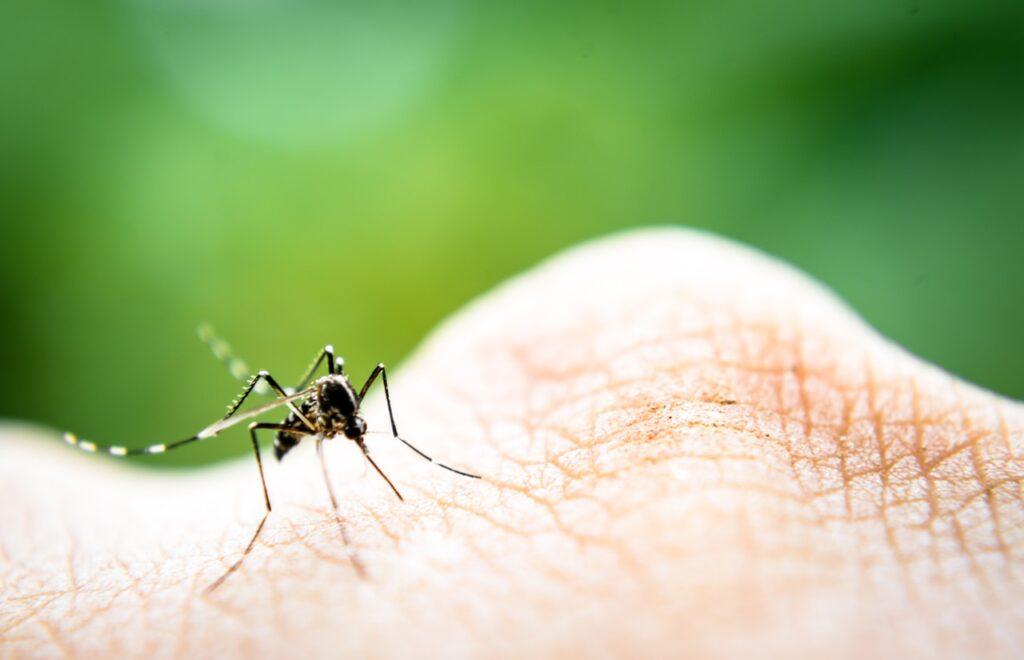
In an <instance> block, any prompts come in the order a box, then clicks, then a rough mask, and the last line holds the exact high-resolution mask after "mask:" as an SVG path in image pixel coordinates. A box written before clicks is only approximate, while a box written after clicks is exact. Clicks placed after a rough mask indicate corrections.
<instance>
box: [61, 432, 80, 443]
mask: <svg viewBox="0 0 1024 660" xmlns="http://www.w3.org/2000/svg"><path fill="white" fill-rule="evenodd" d="M64 442H66V443H68V444H69V445H72V446H74V445H77V444H78V436H77V435H75V434H74V433H65V434H64Z"/></svg>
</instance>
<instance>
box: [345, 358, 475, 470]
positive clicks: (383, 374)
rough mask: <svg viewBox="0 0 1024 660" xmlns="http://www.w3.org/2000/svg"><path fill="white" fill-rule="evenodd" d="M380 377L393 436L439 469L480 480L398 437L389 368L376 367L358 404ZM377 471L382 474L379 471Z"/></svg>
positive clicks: (363, 389)
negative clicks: (392, 405) (389, 386)
mask: <svg viewBox="0 0 1024 660" xmlns="http://www.w3.org/2000/svg"><path fill="white" fill-rule="evenodd" d="M378 376H379V377H380V378H381V380H382V381H384V400H385V401H387V404H388V419H390V420H391V434H392V435H394V436H395V438H396V439H397V440H398V441H399V442H401V443H402V444H404V445H405V446H406V447H408V448H409V449H411V450H413V451H414V452H416V453H417V454H419V455H420V456H421V457H423V458H425V459H426V460H428V461H430V462H431V463H433V464H434V465H437V466H438V467H442V468H444V469H445V470H448V471H449V472H454V473H455V474H461V475H462V476H464V477H469V478H470V479H479V478H480V475H477V474H470V473H469V472H463V471H462V470H456V469H455V468H453V467H450V466H448V465H445V464H444V463H442V462H440V461H435V460H434V459H432V458H431V457H429V456H427V455H426V454H424V453H423V452H421V451H420V450H419V449H417V448H416V447H414V446H413V445H412V444H411V443H409V442H407V441H406V440H405V439H404V438H402V437H401V436H399V435H398V427H397V426H395V413H394V411H393V410H392V409H391V391H390V390H389V389H388V371H387V368H386V367H385V366H384V365H383V364H378V365H377V366H376V367H374V369H373V371H372V372H371V373H370V377H369V378H367V379H366V382H365V383H364V384H363V387H362V389H360V390H359V400H358V402H359V403H360V404H361V403H362V402H363V397H365V396H366V392H367V390H369V389H370V386H371V385H373V383H374V382H375V381H376V380H377V377H378ZM364 453H365V450H364ZM367 458H368V459H369V458H370V457H369V456H367ZM370 464H371V465H372V464H373V461H372V460H371V461H370ZM374 467H377V466H376V465H374ZM377 471H378V472H380V470H379V469H378V470H377ZM382 476H383V475H382Z"/></svg>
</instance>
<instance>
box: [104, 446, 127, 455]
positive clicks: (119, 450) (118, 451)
mask: <svg viewBox="0 0 1024 660" xmlns="http://www.w3.org/2000/svg"><path fill="white" fill-rule="evenodd" d="M107 451H109V452H110V453H111V454H113V455H114V456H127V455H128V449H127V447H107Z"/></svg>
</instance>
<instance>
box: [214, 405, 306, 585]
mask: <svg viewBox="0 0 1024 660" xmlns="http://www.w3.org/2000/svg"><path fill="white" fill-rule="evenodd" d="M260 429H274V430H277V431H285V432H287V433H295V434H297V435H305V432H303V431H301V430H298V429H295V428H293V427H290V426H285V425H284V424H268V423H260V422H253V423H252V424H250V425H249V435H250V436H252V450H253V453H255V454H256V467H257V468H259V471H260V485H261V486H263V503H264V504H266V507H267V510H266V512H265V513H264V514H263V518H261V519H260V524H259V525H257V526H256V531H255V532H254V533H253V535H252V538H251V539H249V545H247V546H245V550H244V551H243V552H242V556H241V557H239V558H238V560H237V561H235V563H234V564H231V566H230V567H229V568H228V570H227V571H225V572H224V574H223V575H221V576H220V577H219V578H217V581H216V582H214V583H213V584H211V585H210V586H209V587H207V588H206V592H207V593H209V592H211V591H213V590H214V589H216V588H217V587H219V586H220V585H221V583H223V582H224V580H226V579H228V576H229V575H231V574H232V573H234V572H235V571H236V570H238V567H239V566H241V565H242V562H243V561H245V558H246V557H247V556H248V555H249V553H250V552H252V549H253V546H255V545H256V539H258V538H259V536H260V532H262V531H263V525H265V524H266V522H267V517H268V516H269V515H270V512H271V511H272V509H273V507H271V505H270V493H268V492H267V479H266V477H264V476H263V459H262V457H261V456H260V443H259V441H258V440H257V439H256V431H258V430H260Z"/></svg>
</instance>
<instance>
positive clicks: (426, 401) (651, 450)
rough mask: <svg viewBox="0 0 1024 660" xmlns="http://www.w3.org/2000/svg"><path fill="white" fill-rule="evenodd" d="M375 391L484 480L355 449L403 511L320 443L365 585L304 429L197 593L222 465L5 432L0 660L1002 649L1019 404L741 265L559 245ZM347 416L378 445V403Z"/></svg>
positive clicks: (626, 240)
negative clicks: (228, 572) (266, 513)
mask: <svg viewBox="0 0 1024 660" xmlns="http://www.w3.org/2000/svg"><path fill="white" fill-rule="evenodd" d="M328 339H329V338H328ZM338 348H339V349H342V347H338ZM342 350H343V349H342ZM979 350H981V349H980V348H979ZM362 377H364V375H363V374H353V379H354V380H357V381H359V380H360V379H361V378H362ZM392 389H393V391H392V395H393V398H394V404H395V414H396V418H397V421H398V425H399V430H400V431H401V432H402V434H403V436H405V437H407V438H409V439H410V440H413V441H414V442H416V443H417V444H418V445H419V446H420V447H421V448H422V449H424V450H425V451H427V452H428V453H431V454H433V455H434V456H436V457H438V458H440V459H441V460H445V461H447V462H449V463H451V464H453V465H455V466H457V467H462V468H465V469H468V470H471V471H473V472H477V473H480V474H482V475H485V479H484V480H483V481H475V480H470V479H465V478H462V477H458V476H456V475H453V474H450V473H448V472H445V471H443V470H439V469H438V468H436V467H434V466H431V465H430V464H428V463H426V462H425V461H422V460H420V459H419V458H417V457H416V456H415V455H413V454H412V453H411V452H408V451H407V450H405V449H404V448H402V447H401V446H400V445H399V444H398V443H397V442H395V441H393V440H391V439H390V438H389V437H388V436H387V435H371V436H369V437H368V443H369V446H370V449H371V451H372V452H373V455H374V457H375V459H376V460H377V461H378V463H379V464H381V466H382V467H384V469H385V470H387V471H388V473H389V475H390V476H391V477H392V479H394V481H395V482H396V484H397V485H398V487H399V488H401V489H402V490H403V492H404V494H405V496H406V499H407V502H406V503H405V504H402V503H400V502H398V501H397V500H396V499H395V498H394V496H393V495H392V494H391V493H390V492H389V491H388V489H387V487H386V485H385V484H384V483H383V482H381V481H380V480H379V479H378V478H377V477H376V476H375V475H374V474H373V473H372V472H366V473H365V474H363V469H362V465H361V462H360V458H359V455H358V452H357V451H356V449H355V447H353V446H352V445H351V443H350V442H348V441H345V440H337V441H334V442H332V443H329V445H328V447H327V455H328V460H329V461H330V465H331V470H332V475H333V477H334V481H335V484H336V486H337V488H338V491H339V492H338V495H339V499H340V500H341V507H342V512H343V514H344V516H345V517H346V519H347V520H348V532H349V536H350V537H351V538H352V541H353V544H354V545H355V546H356V547H357V548H358V552H359V555H360V557H361V558H362V561H363V562H364V564H365V565H366V568H367V571H368V573H369V578H368V579H366V580H360V579H359V578H358V577H357V576H356V575H355V573H354V571H353V570H352V568H351V566H350V565H349V563H348V561H347V559H346V554H345V550H344V548H343V547H342V545H341V542H340V538H339V534H338V530H337V528H336V527H335V526H334V523H333V520H332V519H331V518H330V516H329V515H328V511H329V509H328V506H327V498H326V493H325V491H324V487H323V483H322V481H321V480H320V473H319V468H318V467H317V465H316V460H315V453H314V447H313V443H312V442H311V441H306V442H304V443H303V444H302V445H300V447H299V448H298V449H296V450H295V451H294V452H293V454H290V455H289V456H288V457H287V459H286V460H285V461H284V463H282V464H280V465H278V464H276V463H274V461H273V460H272V458H271V457H270V453H269V452H265V461H264V462H265V465H266V466H267V472H268V483H269V487H270V495H271V498H272V500H273V502H274V506H275V511H274V513H273V514H272V515H271V517H270V519H269V522H268V524H267V528H266V531H265V536H264V538H263V540H262V542H261V543H259V544H258V545H257V546H256V548H255V550H254V551H253V553H252V554H251V555H250V556H249V558H248V560H247V561H246V563H245V564H244V565H243V567H242V568H241V569H240V570H239V571H238V572H237V573H236V574H234V575H233V576H232V577H231V578H230V579H229V580H227V581H226V582H225V583H224V584H223V585H222V586H221V587H220V588H218V589H217V590H216V591H214V592H213V593H212V594H209V595H204V594H203V589H204V588H205V587H206V586H207V585H208V584H209V583H210V582H212V581H213V580H214V579H215V578H216V577H217V576H218V575H219V574H220V572H221V571H222V570H223V568H224V567H225V566H226V565H228V564H229V563H231V562H232V561H233V560H234V559H235V558H237V556H238V554H239V553H240V551H241V549H242V548H243V547H244V545H245V543H246V542H247V541H248V537H249V535H250V534H251V532H252V530H253V527H254V526H255V524H256V522H258V520H259V518H260V516H261V514H262V508H261V507H262V501H261V494H260V491H259V483H258V481H257V475H256V466H255V464H254V461H253V460H252V458H251V457H249V458H247V459H246V460H245V461H244V462H238V463H237V464H232V465H229V466H227V467H218V468H214V469H208V470H200V471H196V472H194V473H177V472H175V473H153V472H149V471H142V470H137V469H133V468H130V467H125V466H121V465H116V464H115V462H114V461H113V460H110V459H106V460H104V459H103V458H102V457H97V456H89V455H83V454H80V453H75V452H74V451H73V450H72V449H70V448H67V447H64V446H61V445H59V444H58V443H57V442H55V441H49V442H47V441H45V440H44V439H43V437H42V436H43V435H45V433H44V432H42V431H40V430H38V429H27V428H25V427H17V426H7V427H6V428H4V429H3V430H2V431H0V437H2V439H0V501H2V502H3V504H2V509H0V631H2V632H0V634H2V650H3V653H2V655H3V656H5V657H21V656H61V655H83V656H94V655H102V654H111V655H117V656H122V655H132V656H140V655H146V656H152V657H165V656H188V657H196V656H206V657H209V656H218V655H221V654H231V655H264V656H279V657H280V656H285V655H290V656H292V657H300V656H303V655H308V654H314V655H329V656H334V657H338V656H343V655H344V656H348V655H350V656H356V655H358V656H360V657H400V656H401V657H412V656H445V657H468V656H474V657H526V656H528V655H529V654H542V655H544V656H549V657H551V656H560V657H580V656H598V657H600V656H624V657H625V656H631V657H641V656H645V655H646V656H652V655H655V656H659V657H665V656H693V655H698V656H712V657H718V656H731V657H740V656H748V655H755V656H766V655H767V656H774V657H782V656H787V657H820V656H821V655H822V654H828V655H830V656H836V657H882V656H883V655H884V656H892V655H893V654H896V653H902V652H909V653H911V654H913V655H914V656H938V657H957V656H963V655H965V654H970V655H983V656H992V657H1010V656H1013V655H1015V654H1016V653H1017V652H1019V651H1020V649H1021V648H1024V647H1022V642H1024V639H1022V637H1024V627H1022V626H1021V623H1022V622H1024V616H1022V614H1024V612H1022V605H1021V603H1022V602H1024V599H1022V596H1024V590H1022V585H1021V578H1022V576H1024V492H1022V489H1021V483H1022V478H1024V461H1022V459H1021V456H1022V447H1024V409H1022V408H1021V406H1020V404H1017V403H1014V402H1011V401H1007V400H1005V399H1001V398H999V397H997V396H995V395H993V394H990V393H988V392H985V391H982V390H980V389H977V388H975V387H973V386H970V385H967V384H965V383H963V382H960V381H958V380H956V379H954V378H952V377H950V376H948V375H946V374H944V373H942V372H941V371H939V370H938V369H936V368H934V367H931V366H928V365H926V364H924V363H922V362H920V361H919V360H917V359H916V358H914V357H912V356H910V355H908V354H906V353H905V352H903V351H902V350H901V349H899V348H897V347H895V346H893V345H891V344H889V343H888V342H887V341H886V340H884V339H882V338H880V337H879V336H877V335H876V334H875V333H874V332H873V331H872V330H870V329H869V328H867V327H866V326H865V325H864V324H863V323H862V322H861V321H859V320H858V319H857V318H856V317H855V316H854V315H853V314H852V313H851V312H850V311H848V310H847V309H846V308H844V307H843V306H842V305H841V304H840V303H838V302H837V301H836V299H835V298H834V297H833V296H832V295H831V294H829V293H827V292H825V291H823V290H822V289H820V288H818V287H817V286H816V285H815V284H813V283H812V282H810V281H809V280H808V279H807V278H806V277H804V276H802V275H800V274H799V273H796V272H794V271H792V270H791V269H789V268H787V267H785V266H781V265H780V264H778V263H776V262H775V261H773V260H771V259H769V258H767V257H764V256H763V255H760V254H755V253H752V252H749V251H747V250H745V249H743V248H740V247H737V246H735V245H733V244H730V243H727V242H724V241H720V240H717V239H712V238H708V237H706V236H703V235H700V234H693V233H685V232H679V231H667V230H666V231H648V232H641V233H636V234H632V235H623V236H619V237H615V238H613V239H609V240H606V241H603V242H599V243H596V244H592V245H589V246H585V247H583V248H581V249H578V250H576V251H573V252H571V253H568V254H566V255H564V256H561V257H559V258H557V259H555V260H553V261H552V262H549V263H548V264H545V265H543V266H542V267H540V268H538V269H536V270H534V271H531V272H529V273H527V274H526V275H524V276H523V277H521V278H518V279H516V280H514V281H513V282H511V283H509V284H508V285H506V286H505V287H503V288H501V289H500V290H498V291H496V292H494V293H492V294H489V295H488V296H486V297H485V298H484V299H482V300H481V301H479V302H477V303H475V304H474V305H472V306H471V307H470V308H469V309H468V310H466V311H464V312H462V313H460V314H459V315H457V316H456V317H455V318H453V319H452V320H451V321H450V322H448V323H447V324H446V325H445V326H444V327H442V328H441V329H440V330H439V331H438V332H437V333H436V334H435V335H434V336H433V337H432V338H431V339H430V340H429V341H428V342H427V343H426V344H425V345H424V346H423V347H422V348H421V350H420V351H419V352H418V353H417V354H416V355H415V356H414V358H413V359H411V360H410V361H409V363H408V364H407V365H405V366H404V368H403V369H402V370H401V371H397V372H396V373H395V374H394V377H393V382H392ZM225 394H226V397H225V403H226V402H227V399H228V398H229V397H230V394H231V392H230V387H228V386H226V387H225ZM212 411H213V412H214V413H215V412H216V407H213V408H212ZM280 416H282V417H283V413H282V415H280ZM366 417H367V420H368V422H369V424H370V427H371V429H372V430H375V431H385V430H386V429H387V423H386V416H385V411H384V408H383V396H382V392H376V393H375V394H374V397H373V398H372V400H371V402H370V403H369V405H368V407H367V411H366ZM269 418H270V419H275V417H273V416H270V417H269ZM208 421H210V420H194V424H190V423H186V424H185V426H184V428H183V429H182V431H183V432H184V433H185V434H187V433H189V432H191V431H193V430H195V429H193V428H192V426H193V425H194V426H195V428H199V427H200V426H202V425H203V424H205V423H206V422H208ZM51 435H55V434H51ZM268 439H269V438H268ZM96 440H100V438H96ZM105 440H110V441H123V440H125V439H117V438H111V439H105ZM155 440H159V439H157V438H145V439H139V442H137V443H135V444H138V445H142V444H146V443H148V442H152V441H155ZM211 442H238V443H245V442H247V438H246V437H245V433H244V431H239V432H236V433H234V434H232V435H228V436H226V437H225V436H221V437H220V438H218V439H215V440H211ZM129 494H130V495H131V499H130V500H127V499H126V496H127V495H129Z"/></svg>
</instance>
